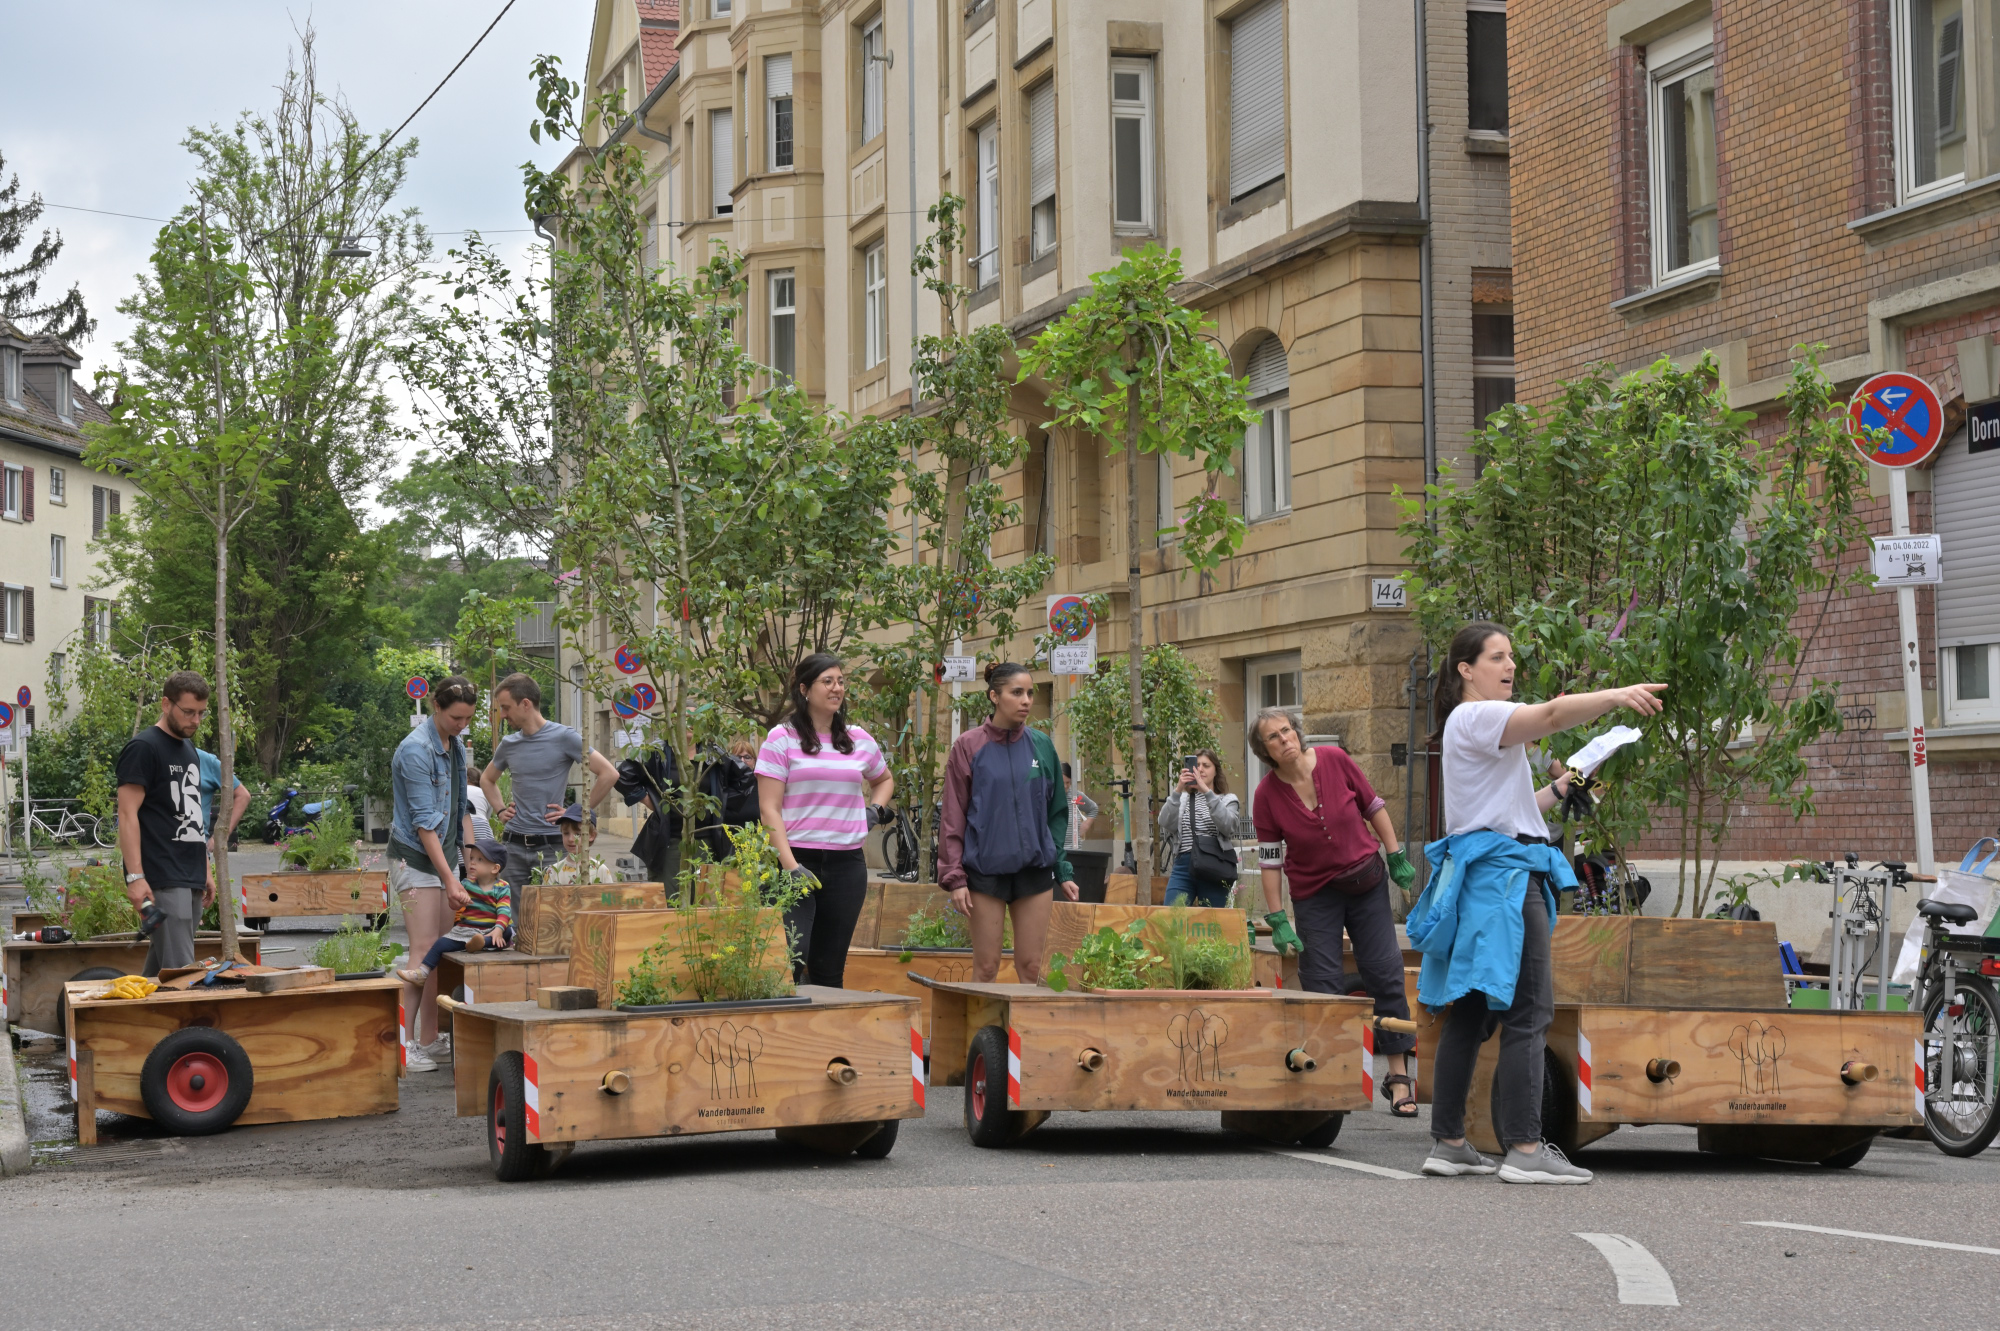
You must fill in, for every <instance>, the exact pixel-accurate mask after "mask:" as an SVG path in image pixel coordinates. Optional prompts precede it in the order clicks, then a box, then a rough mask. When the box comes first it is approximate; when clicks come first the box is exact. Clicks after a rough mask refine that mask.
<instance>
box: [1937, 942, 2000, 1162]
mask: <svg viewBox="0 0 2000 1331" xmlns="http://www.w3.org/2000/svg"><path fill="white" fill-rule="evenodd" d="M1947 1003H1949V1005H1950V1006H1951V1007H1953V1008H1956V1009H1957V1011H1956V1012H1951V1013H1947V1012H1945V1011H1944V1009H1945V1007H1946V1005H1947ZM1944 1021H1950V1022H1951V1024H1952V1025H1953V1026H1954V1027H1955V1028H1956V1029H1957V1031H1958V1032H1960V1033H1963V1034H1965V1035H1969V1036H1971V1037H1973V1038H1972V1040H1971V1042H1970V1043H1969V1044H1967V1045H1964V1046H1960V1047H1959V1049H1958V1051H1957V1058H1956V1059H1955V1060H1954V1061H1955V1062H1956V1063H1957V1064H1958V1066H1957V1067H1956V1068H1947V1067H1946V1066H1945V1051H1944V1048H1943V1046H1942V1045H1941V1044H1940V1045H1932V1044H1931V1043H1930V1042H1928V1041H1926V1042H1925V1044H1924V1090H1925V1097H1924V1125H1925V1126H1926V1127H1928V1128H1929V1129H1930V1134H1931V1140H1932V1141H1934V1142H1936V1143H1937V1148H1938V1149H1939V1150H1940V1151H1943V1152H1944V1153H1945V1154H1946V1155H1955V1156H1960V1157H1964V1156H1974V1155H1978V1154H1979V1153H1980V1152H1981V1151H1983V1150H1985V1149H1986V1148H1987V1147H1988V1146H1991V1145H1992V1144H1993V1138H1994V1137H1995V1136H1996V1135H2000V1103H1996V1097H1995V1095H1994V1091H1993V1086H1994V1069H1993V1067H1992V1064H1991V1062H1990V1060H1991V1059H1992V1058H1993V1047H1994V1046H1993V1044H1992V1040H1993V1037H1994V1035H1995V1034H1997V1033H2000V994H1996V993H1995V992H1994V989H1993V982H1992V981H1991V980H1988V979H1987V978H1985V977H1984V976H1982V975H1960V976H1959V977H1958V983H1957V988H1956V990H1955V991H1954V992H1953V993H1952V994H1950V995H1949V996H1947V995H1944V994H1939V995H1938V996H1937V997H1936V998H1934V999H1932V1000H1931V1001H1930V1002H1929V1003H1928V1004H1926V1005H1925V1007H1924V1032H1925V1034H1927V1035H1928V1034H1929V1033H1930V1032H1932V1031H1935V1030H1939V1029H1940V1028H1941V1023H1942V1022H1944Z"/></svg>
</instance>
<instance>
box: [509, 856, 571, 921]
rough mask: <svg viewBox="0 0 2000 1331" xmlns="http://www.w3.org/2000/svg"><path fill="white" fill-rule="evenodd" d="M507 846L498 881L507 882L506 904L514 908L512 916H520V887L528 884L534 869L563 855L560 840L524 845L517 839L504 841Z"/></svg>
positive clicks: (551, 862)
mask: <svg viewBox="0 0 2000 1331" xmlns="http://www.w3.org/2000/svg"><path fill="white" fill-rule="evenodd" d="M504 844H505V845H506V847H507V867H506V868H505V869H503V870H501V871H500V881H501V882H503V883H505V884H507V904H508V905H509V906H512V907H513V909H514V918H515V919H516V920H519V919H520V918H521V889H522V888H524V887H526V886H527V885H528V879H529V878H531V877H533V875H534V872H535V870H537V869H539V868H541V867H543V866H544V865H549V864H554V863H555V862H556V861H557V860H559V859H561V858H562V857H563V848H562V842H560V841H558V842H556V843H555V844H554V845H552V846H524V845H522V844H520V843H519V842H517V841H509V842H505V843H504Z"/></svg>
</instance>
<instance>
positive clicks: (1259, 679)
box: [1243, 652, 1306, 815]
mask: <svg viewBox="0 0 2000 1331" xmlns="http://www.w3.org/2000/svg"><path fill="white" fill-rule="evenodd" d="M1287 677H1289V679H1290V681H1291V685H1292V701H1291V702H1289V703H1287V702H1282V701H1281V702H1278V703H1275V704H1271V703H1266V702H1265V701H1264V694H1263V690H1262V687H1261V686H1262V683H1263V681H1264V680H1265V679H1267V678H1268V679H1275V680H1277V681H1278V690H1279V692H1280V694H1282V692H1283V689H1284V681H1285V680H1286V678H1287ZM1305 696H1306V680H1305V667H1304V663H1303V661H1302V660H1301V658H1300V654H1299V653H1298V652H1283V653H1280V654H1279V655H1277V656H1259V657H1253V658H1251V659H1250V660H1248V661H1245V662H1244V663H1243V770H1244V772H1245V773H1247V774H1248V777H1249V779H1248V780H1247V781H1245V782H1244V786H1243V788H1244V790H1246V791H1248V792H1250V794H1248V795H1246V796H1245V797H1244V800H1243V803H1244V806H1245V808H1244V812H1245V814H1246V815H1247V814H1250V813H1251V810H1250V808H1249V805H1250V804H1251V803H1252V802H1253V800H1254V798H1255V792H1256V790H1257V783H1258V782H1259V781H1262V780H1263V779H1264V773H1266V772H1268V771H1270V770H1271V769H1270V768H1268V767H1266V766H1264V763H1263V760H1262V759H1260V758H1259V757H1258V756H1257V750H1255V749H1254V748H1252V747H1250V730H1251V727H1252V726H1254V725H1256V724H1257V713H1259V712H1261V711H1263V710H1264V708H1265V707H1267V706H1279V707H1289V708H1290V709H1292V710H1293V711H1295V712H1298V713H1299V714H1300V715H1301V716H1303V715H1304V714H1305Z"/></svg>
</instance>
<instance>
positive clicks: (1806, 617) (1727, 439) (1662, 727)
mask: <svg viewBox="0 0 2000 1331" xmlns="http://www.w3.org/2000/svg"><path fill="white" fill-rule="evenodd" d="M1817 354H1818V349H1817V348H1811V349H1807V350H1806V351H1805V352H1804V354H1803V356H1802V358H1801V359H1800V360H1799V361H1798V362H1797V363H1796V364H1795V365H1794V367H1793V373H1792V381H1791V386H1790V387H1789V388H1788V389H1787V390H1786V392H1785V399H1784V400H1785V406H1786V418H1785V424H1784V427H1783V429H1782V431H1780V432H1779V433H1778V434H1777V435H1776V437H1775V438H1771V439H1769V440H1766V439H1763V438H1760V437H1759V436H1758V435H1757V434H1755V433H1753V432H1752V430H1751V428H1750V427H1751V426H1752V424H1753V422H1754V418H1753V417H1752V416H1750V415H1748V414H1746V413H1743V412H1736V411H1731V410H1730V409H1729V406H1728V401H1727V396H1726V394H1725V392H1724V391H1723V389H1722V388H1721V386H1720V383H1719V378H1718V375H1717V372H1716V368H1715V361H1714V358H1713V357H1712V356H1704V357H1703V358H1702V360H1701V362H1700V363H1699V364H1698V365H1696V366H1695V367H1694V368H1692V369H1689V370H1682V369H1680V368H1678V367H1676V366H1675V365H1674V364H1673V363H1672V362H1670V361H1665V360H1662V361H1660V362H1659V363H1657V364H1655V365H1653V366H1652V367H1651V368H1650V369H1648V370H1647V371H1645V372H1644V373H1642V374H1634V375H1628V376H1626V377H1625V378H1623V379H1614V378H1613V377H1612V372H1611V370H1610V367H1608V366H1606V367H1600V368H1599V369H1596V370H1594V371H1592V372H1591V373H1590V374H1587V375H1585V376H1584V377H1582V378H1580V379H1577V380H1575V381H1572V382H1570V383H1566V384H1564V385H1562V386H1561V388H1560V390H1559V392H1558V393H1557V395H1556V397H1555V400H1554V401H1552V402H1551V403H1550V404H1549V405H1548V406H1546V407H1543V408H1535V407H1530V406H1523V405H1516V406H1511V407H1508V408H1506V409H1505V410H1503V411H1502V412H1500V413H1497V414H1496V415H1495V416H1494V417H1492V418H1491V423H1490V424H1489V426H1488V428H1487V429H1486V430H1485V431H1484V433H1483V435H1482V437H1481V441H1480V444H1479V448H1480V451H1481V452H1482V453H1483V454H1484V455H1485V456H1486V458H1487V459H1488V460H1487V463H1486V466H1485V469H1484V470H1483V472H1482V473H1481V474H1480V476H1479V478H1478V479H1477V480H1475V481H1473V482H1472V483H1470V484H1469V485H1464V486H1458V485H1454V484H1452V483H1450V482H1444V483H1441V484H1439V485H1437V486H1433V487H1430V488H1429V489H1428V490H1427V492H1426V495H1427V502H1426V503H1425V504H1422V505H1420V504H1418V503H1416V502H1415V501H1406V504H1405V511H1406V519H1405V522H1404V524H1403V527H1402V532H1403V535H1404V536H1405V537H1406V538H1407V539H1408V541H1409V543H1410V544H1409V559H1410V562H1411V566H1412V569H1411V573H1410V575H1409V579H1408V582H1409V588H1410V605H1411V607H1412V609H1413V610H1414V612H1415V614H1416V618H1417V622H1418V623H1419V625H1421V626H1422V629H1423V631H1424V635H1425V637H1426V638H1427V639H1428V640H1429V641H1430V643H1431V644H1432V646H1433V648H1441V647H1442V646H1443V645H1444V643H1445V642H1446V641H1448V640H1449V638H1450V636H1451V634H1452V633H1453V632H1454V631H1455V630H1456V629H1457V628H1458V626H1459V625H1460V624H1462V623H1464V622H1465V621H1466V620H1468V619H1475V618H1489V619H1493V620H1495V621H1497V622H1499V623H1501V624H1505V625H1507V626H1508V628H1509V631H1510V633H1511V635H1512V637H1513V641H1514V650H1515V653H1516V655H1517V656H1518V657H1519V659H1520V661H1521V664H1522V669H1521V672H1520V674H1519V675H1518V676H1517V678H1516V683H1517V686H1518V687H1519V689H1520V692H1521V696H1522V697H1523V698H1524V699H1525V700H1527V701H1537V700H1540V699H1545V698H1551V697H1554V696H1556V695H1557V694H1559V693H1562V692H1566V691H1572V692H1573V691H1583V690H1589V689H1598V688H1606V687H1611V686H1615V685H1618V684H1629V683H1633V682H1636V681H1640V680H1649V681H1657V682H1661V683H1664V684H1666V686H1667V689H1666V692H1665V693H1664V694H1662V695H1661V702H1662V703H1663V704H1664V706H1665V710H1664V711H1663V712H1662V713H1661V714H1660V715H1659V716H1658V717H1657V718H1654V719H1653V720H1652V721H1650V722H1648V723H1647V724H1646V725H1645V726H1644V727H1643V728H1644V729H1645V731H1646V737H1645V739H1643V740H1641V741H1639V742H1638V743H1635V744H1633V745H1632V746H1630V747H1628V748H1626V749H1623V750H1620V751H1619V753H1618V754H1616V755H1615V756H1614V757H1613V758H1612V759H1611V760H1610V762H1609V763H1608V764H1607V765H1606V767H1605V768H1604V769H1603V774H1604V776H1605V777H1606V778H1607V782H1608V785H1607V789H1606V792H1605V794H1604V796H1603V803H1601V804H1600V806H1599V811H1598V816H1599V818H1600V820H1601V821H1602V823H1603V824H1604V826H1605V829H1606V830H1607V831H1608V832H1609V833H1610V835H1611V836H1612V837H1613V839H1614V840H1616V841H1620V842H1622V841H1625V840H1627V839H1629V838H1631V837H1634V836H1637V835H1640V834H1642V833H1643V832H1645V831H1646V830H1647V829H1648V828H1650V827H1651V826H1652V822H1653V818H1654V816H1655V814H1654V811H1655V810H1656V809H1658V808H1661V807H1664V808H1667V809H1671V810H1672V811H1673V814H1674V817H1675V819H1676V821H1677V823H1678V836H1679V845H1680V860H1681V870H1680V884H1679V889H1678V890H1677V892H1676V894H1675V899H1674V911H1675V913H1679V911H1680V909H1681V906H1682V905H1683V904H1685V903H1686V901H1687V900H1688V897H1689V891H1690V888H1692V889H1693V913H1694V914H1696V915H1699V914H1701V913H1703V911H1705V910H1706V908H1707V903H1708V898H1709V894H1710V891H1711V890H1712V888H1713V884H1714V878H1715V869H1716V862H1717V861H1716V858H1715V852H1714V850H1713V848H1714V847H1716V846H1718V845H1719V844H1720V842H1721V841H1722V839H1723V838H1724V836H1725V835H1726V834H1727V832H1728V829H1729V822H1730V816H1731V814H1732V812H1733V811H1734V810H1735V809H1737V808H1739V807H1741V805H1742V804H1743V802H1744V800H1745V799H1746V798H1748V797H1749V794H1750V792H1752V791H1755V790H1761V791H1762V792H1763V793H1764V794H1765V795H1766V796H1767V797H1768V798H1770V799H1773V800H1781V801H1783V802H1784V803H1785V804H1786V806H1787V807H1788V808H1790V810H1791V811H1792V813H1793V815H1794V816H1795V817H1803V816H1805V815H1806V814H1809V813H1810V812H1811V811H1812V807H1813V804H1812V801H1813V790H1812V786H1811V785H1810V784H1809V783H1807V781H1806V780H1805V777H1806V769H1805V762H1804V759H1803V758H1802V757H1801V751H1802V750H1803V749H1804V748H1805V746H1807V745H1809V744H1811V743H1813V742H1814V741H1815V740H1817V739H1819V738H1820V737H1821V736H1822V735H1825V734H1828V733H1830V732H1833V731H1837V730H1838V729H1839V728H1840V713H1839V710H1838V708H1837V705H1836V703H1837V689H1838V685H1837V684H1836V683H1834V682H1830V681H1826V680H1821V679H1817V678H1806V677H1805V673H1804V662H1805V660H1806V658H1807V656H1808V654H1809V653H1810V650H1811V647H1812V643H1813V640H1814V638H1815V637H1816V636H1817V634H1818V633H1819V631H1820V630H1821V628H1822V626H1823V625H1824V623H1825V620H1826V615H1827V612H1828V611H1829V609H1830V608H1831V607H1832V604H1833V601H1834V598H1835V597H1836V596H1838V595H1840V594H1841V593H1843V592H1844V591H1846V590H1848V589H1850V588H1853V587H1856V586H1860V585H1864V584H1865V583H1866V581H1867V579H1868V575H1867V574H1866V573H1865V571H1855V572H1851V573H1848V574H1845V575H1843V574H1841V573H1840V572H1839V566H1840V559H1841V556H1842V555H1843V554H1844V553H1845V552H1846V551H1847V550H1848V549H1850V548H1851V547H1852V546H1853V545H1855V544H1856V543H1857V542H1859V541H1861V540H1863V539H1865V537H1866V528H1865V526H1864V524H1863V521H1862V519H1861V518H1860V516H1859V515H1858V514H1857V513H1856V512H1855V503H1856V500H1857V497H1858V496H1859V495H1860V494H1861V493H1862V486H1863V485H1864V483H1865V480H1866V475H1865V470H1864V466H1863V464H1862V462H1861V461H1860V458H1859V456H1858V455H1857V454H1856V452H1855V450H1854V448H1853V446H1852V444H1851V443H1850V442H1849V441H1848V438H1847V434H1846V426H1845V420H1844V416H1845V413H1844V411H1843V410H1842V404H1841V403H1840V402H1839V401H1838V400H1837V399H1835V397H1834V396H1833V392H1832V385H1831V384H1830V383H1829V382H1828V381H1827V379H1826V377H1825V375H1823V374H1822V373H1821V372H1820V369H1819V365H1818V360H1817ZM1610 724H1611V718H1607V719H1606V720H1605V721H1604V722H1603V723H1602V724H1600V725H1599V726H1597V727H1595V728H1594V729H1598V730H1601V729H1604V728H1607V727H1608V726H1609V725H1610ZM1586 738H1588V733H1586V734H1584V735H1578V736H1565V737H1564V738H1563V740H1562V741H1560V742H1561V744H1562V746H1563V751H1564V752H1569V751H1571V749H1572V746H1574V747H1580V746H1581V742H1582V740H1584V739H1586ZM1704 857H1706V860H1707V863H1706V873H1705V874H1704ZM1690 870H1691V872H1690Z"/></svg>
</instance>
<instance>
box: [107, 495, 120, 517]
mask: <svg viewBox="0 0 2000 1331" xmlns="http://www.w3.org/2000/svg"><path fill="white" fill-rule="evenodd" d="M105 493H106V494H108V495H110V496H111V516H112V517H114V518H115V517H117V516H118V491H116V490H106V491H105Z"/></svg>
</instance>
